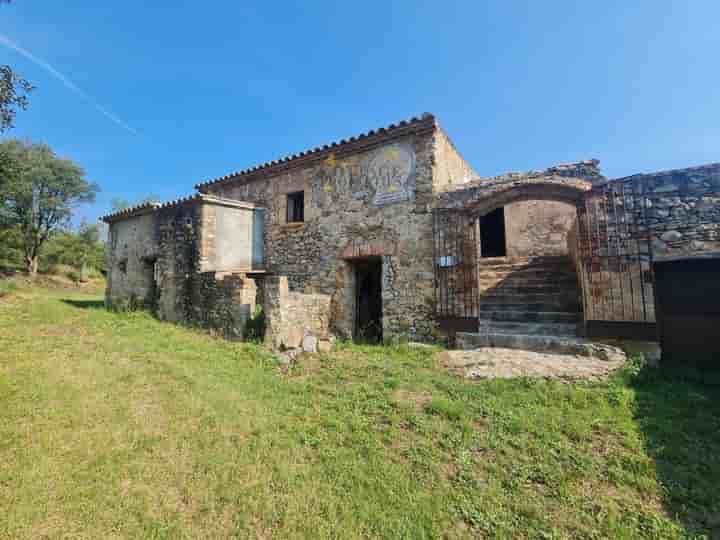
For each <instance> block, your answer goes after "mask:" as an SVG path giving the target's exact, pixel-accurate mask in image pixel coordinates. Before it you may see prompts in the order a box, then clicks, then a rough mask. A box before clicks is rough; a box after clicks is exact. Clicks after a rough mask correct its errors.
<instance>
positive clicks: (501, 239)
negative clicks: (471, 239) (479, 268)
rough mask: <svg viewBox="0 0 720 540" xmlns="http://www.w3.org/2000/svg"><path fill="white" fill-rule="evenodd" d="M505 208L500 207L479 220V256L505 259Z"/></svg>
mask: <svg viewBox="0 0 720 540" xmlns="http://www.w3.org/2000/svg"><path fill="white" fill-rule="evenodd" d="M505 255H507V249H506V245H505V208H504V207H502V206H501V207H500V208H497V209H496V210H493V211H492V212H490V213H488V214H485V215H484V216H482V217H481V218H480V256H481V257H505Z"/></svg>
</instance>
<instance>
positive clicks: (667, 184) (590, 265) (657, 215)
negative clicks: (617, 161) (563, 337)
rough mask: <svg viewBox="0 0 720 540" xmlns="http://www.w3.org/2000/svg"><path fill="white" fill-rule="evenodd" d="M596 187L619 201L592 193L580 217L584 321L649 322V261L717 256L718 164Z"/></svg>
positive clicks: (651, 315) (651, 316)
mask: <svg viewBox="0 0 720 540" xmlns="http://www.w3.org/2000/svg"><path fill="white" fill-rule="evenodd" d="M599 190H600V191H599V193H600V194H602V193H607V192H609V193H616V194H622V196H619V195H615V196H614V197H612V196H608V195H604V196H603V195H597V196H594V197H593V198H592V199H591V202H590V207H591V211H590V212H589V213H588V216H587V217H586V218H585V219H587V220H588V223H589V227H590V229H589V230H588V231H585V232H584V234H585V235H589V237H590V238H591V242H590V245H591V249H589V250H588V249H586V250H584V251H581V252H580V259H581V264H580V265H579V276H580V279H581V283H582V289H583V295H584V301H585V306H586V310H585V317H586V319H587V320H602V321H644V322H653V321H655V307H654V292H653V284H652V261H653V260H657V259H661V258H663V257H671V256H688V255H695V254H700V253H705V252H713V251H720V164H713V165H706V166H702V167H693V168H688V169H680V170H673V171H662V172H657V173H650V174H642V175H635V176H632V177H627V178H622V179H618V180H615V181H612V182H610V183H609V184H607V185H605V186H599ZM617 216H620V218H618V217H617ZM581 231H582V227H581ZM581 237H582V234H581ZM648 240H649V241H648Z"/></svg>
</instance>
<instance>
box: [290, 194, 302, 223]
mask: <svg viewBox="0 0 720 540" xmlns="http://www.w3.org/2000/svg"><path fill="white" fill-rule="evenodd" d="M303 221H305V192H304V191H297V192H295V193H288V196H287V222H288V223H302V222H303Z"/></svg>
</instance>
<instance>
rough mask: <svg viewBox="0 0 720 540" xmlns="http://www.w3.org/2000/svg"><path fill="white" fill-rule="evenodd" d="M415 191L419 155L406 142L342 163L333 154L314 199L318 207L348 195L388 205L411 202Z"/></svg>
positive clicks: (319, 176) (319, 174)
mask: <svg viewBox="0 0 720 540" xmlns="http://www.w3.org/2000/svg"><path fill="white" fill-rule="evenodd" d="M414 192H415V152H414V150H413V149H412V147H411V146H410V145H408V144H402V143H397V144H392V145H389V146H384V147H382V148H380V149H378V150H377V151H375V152H373V153H372V154H370V155H369V156H363V157H355V156H351V157H349V158H347V159H343V160H338V159H336V157H335V155H334V154H330V155H329V156H328V157H327V158H326V159H325V160H324V161H323V165H322V167H320V170H319V171H318V172H317V175H316V178H315V180H314V182H313V185H312V199H313V201H314V202H315V204H317V205H318V206H325V205H330V204H333V203H336V202H338V201H339V200H340V199H342V198H345V197H348V196H350V197H352V198H353V199H355V200H362V201H366V202H367V203H368V204H373V205H375V206H385V205H388V204H393V203H396V202H401V201H406V200H410V199H411V198H412V196H413V194H414Z"/></svg>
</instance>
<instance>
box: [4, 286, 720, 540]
mask: <svg viewBox="0 0 720 540" xmlns="http://www.w3.org/2000/svg"><path fill="white" fill-rule="evenodd" d="M68 298H70V299H71V301H70V302H68V301H66V299H68ZM93 299H94V300H97V298H93V297H89V296H81V295H78V294H77V293H75V294H74V295H73V294H71V293H65V294H63V293H62V292H59V291H54V292H48V291H40V290H34V291H21V292H18V293H15V294H13V295H12V296H10V297H9V298H6V299H3V300H0V511H1V513H2V519H0V537H24V538H40V537H43V535H46V536H48V537H59V536H61V535H63V534H66V535H68V537H73V538H75V537H83V538H121V537H132V538H136V537H148V538H178V537H188V538H203V537H204V538H223V537H238V538H255V537H260V538H267V537H271V536H272V537H277V538H295V537H299V538H331V537H332V538H337V537H342V538H357V537H380V538H433V537H443V536H444V537H449V538H455V537H459V538H463V537H478V536H480V537H483V536H484V537H492V538H496V537H498V538H503V537H507V538H515V537H526V538H556V537H585V538H591V537H597V538H608V537H610V538H634V537H643V538H673V537H684V536H685V535H688V534H690V533H693V532H698V531H703V530H705V531H706V532H708V533H710V534H712V533H713V532H714V533H715V534H720V518H719V516H720V495H719V494H718V491H717V489H716V485H717V484H718V480H720V458H719V456H720V452H719V450H720V429H718V428H719V427H720V426H719V425H718V424H719V423H720V400H719V399H718V394H719V392H718V391H717V390H716V389H715V388H714V387H711V386H704V385H700V384H696V383H692V382H677V381H670V380H669V379H667V378H664V377H662V376H657V375H642V374H641V375H634V376H633V375H632V374H630V373H625V374H624V375H621V376H618V377H616V379H615V380H613V381H611V382H610V383H608V384H593V385H590V384H588V385H575V386H571V385H564V384H560V383H550V382H533V381H526V380H514V381H492V382H483V383H470V382H465V381H462V380H459V379H456V378H453V377H451V376H449V375H447V374H445V373H444V372H443V371H442V370H440V369H439V368H438V367H436V366H435V364H434V362H433V359H432V351H429V350H425V349H416V348H406V347H397V348H373V347H367V348H359V347H348V346H345V347H340V348H339V349H338V350H337V351H335V352H334V353H332V354H330V355H327V356H324V357H322V358H319V359H318V358H315V359H311V360H306V361H305V362H304V363H302V364H301V365H300V366H299V367H297V368H295V369H294V370H293V371H292V372H290V373H288V374H282V373H280V372H279V370H278V368H277V366H276V364H275V362H274V360H273V359H272V358H271V357H270V356H268V355H267V354H266V353H264V352H263V351H261V350H259V349H256V348H255V347H253V346H248V345H240V344H231V343H227V342H223V341H220V340H216V339H213V338H211V337H208V336H206V335H204V334H203V333H200V332H195V331H191V330H187V329H183V328H179V327H176V326H172V325H169V324H162V323H159V322H157V321H155V320H153V319H152V318H150V317H149V316H147V315H144V314H114V313H108V312H106V311H104V310H102V309H101V308H100V306H99V303H98V302H93V301H92V300H93Z"/></svg>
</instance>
